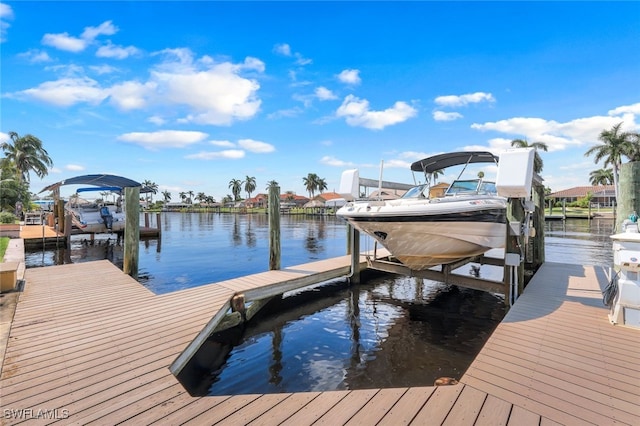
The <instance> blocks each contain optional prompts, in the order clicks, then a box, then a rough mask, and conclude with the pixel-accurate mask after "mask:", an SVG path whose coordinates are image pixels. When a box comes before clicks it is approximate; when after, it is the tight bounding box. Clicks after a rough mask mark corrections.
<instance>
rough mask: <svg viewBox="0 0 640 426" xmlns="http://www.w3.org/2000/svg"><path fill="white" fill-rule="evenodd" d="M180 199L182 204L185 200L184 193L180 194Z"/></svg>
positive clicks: (185, 194) (185, 195)
mask: <svg viewBox="0 0 640 426" xmlns="http://www.w3.org/2000/svg"><path fill="white" fill-rule="evenodd" d="M179 195H180V199H181V200H182V202H183V203H184V202H185V200H186V198H187V193H186V192H180V194H179Z"/></svg>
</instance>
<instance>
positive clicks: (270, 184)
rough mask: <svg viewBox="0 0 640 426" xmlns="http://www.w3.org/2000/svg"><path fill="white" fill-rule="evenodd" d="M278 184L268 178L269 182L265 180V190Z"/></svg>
mask: <svg viewBox="0 0 640 426" xmlns="http://www.w3.org/2000/svg"><path fill="white" fill-rule="evenodd" d="M279 185H280V184H279V183H278V182H276V181H275V180H270V181H269V182H267V188H266V189H267V191H269V190H270V189H271V188H274V187H276V186H279Z"/></svg>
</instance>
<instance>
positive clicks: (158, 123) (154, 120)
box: [147, 115, 167, 126]
mask: <svg viewBox="0 0 640 426" xmlns="http://www.w3.org/2000/svg"><path fill="white" fill-rule="evenodd" d="M147 122H149V123H152V124H155V125H156V126H162V125H163V124H164V123H166V122H167V120H165V119H164V118H162V117H160V116H158V115H153V116H151V117H149V118H147Z"/></svg>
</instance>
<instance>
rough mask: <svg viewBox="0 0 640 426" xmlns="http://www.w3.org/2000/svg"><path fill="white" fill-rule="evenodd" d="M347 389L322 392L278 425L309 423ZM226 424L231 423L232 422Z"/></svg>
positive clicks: (343, 394)
mask: <svg viewBox="0 0 640 426" xmlns="http://www.w3.org/2000/svg"><path fill="white" fill-rule="evenodd" d="M348 393H349V391H333V392H323V393H321V394H320V395H318V397H317V398H314V399H313V401H311V402H309V403H308V404H307V405H305V406H304V407H302V409H300V410H298V411H297V412H296V413H294V414H293V415H292V416H291V417H289V418H287V419H286V420H285V421H283V422H282V423H280V426H285V425H286V426H301V425H311V424H313V423H315V421H316V420H318V419H319V418H320V417H322V416H323V415H324V414H325V413H326V412H327V411H329V410H330V409H331V408H332V407H334V406H335V405H336V404H338V403H339V402H340V401H342V399H343V398H344V397H345V396H347V394H348ZM228 424H233V423H232V422H230V423H228Z"/></svg>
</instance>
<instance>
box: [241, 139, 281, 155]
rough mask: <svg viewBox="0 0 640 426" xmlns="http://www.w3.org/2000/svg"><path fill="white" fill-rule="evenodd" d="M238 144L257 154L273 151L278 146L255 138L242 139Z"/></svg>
mask: <svg viewBox="0 0 640 426" xmlns="http://www.w3.org/2000/svg"><path fill="white" fill-rule="evenodd" d="M238 145H239V146H240V147H241V148H244V149H246V150H247V151H250V152H254V153H256V154H266V153H269V152H273V151H275V150H276V148H275V147H274V146H273V145H271V144H268V143H266V142H260V141H256V140H253V139H240V140H239V141H238Z"/></svg>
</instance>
